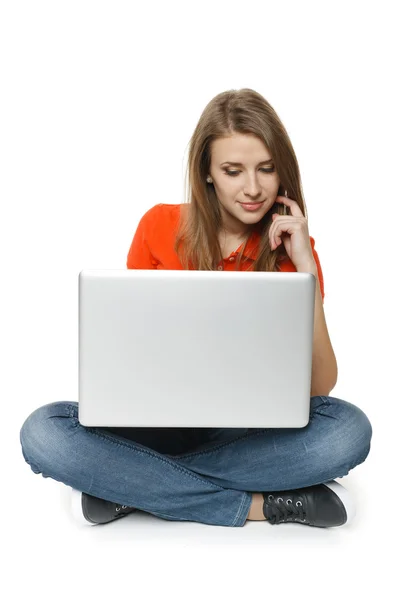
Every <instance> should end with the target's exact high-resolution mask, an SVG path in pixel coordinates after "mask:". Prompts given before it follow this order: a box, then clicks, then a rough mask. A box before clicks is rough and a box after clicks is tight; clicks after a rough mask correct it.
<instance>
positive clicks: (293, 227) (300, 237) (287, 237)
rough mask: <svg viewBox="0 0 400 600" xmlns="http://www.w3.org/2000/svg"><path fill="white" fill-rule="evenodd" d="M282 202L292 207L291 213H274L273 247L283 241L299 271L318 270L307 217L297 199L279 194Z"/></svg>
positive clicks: (271, 232)
mask: <svg viewBox="0 0 400 600" xmlns="http://www.w3.org/2000/svg"><path fill="white" fill-rule="evenodd" d="M276 201H277V202H281V203H282V204H285V205H286V206H287V207H289V208H290V212H291V214H290V215H277V214H273V215H272V220H273V222H272V224H271V227H270V230H269V238H270V244H271V249H272V250H275V249H276V248H277V247H278V246H279V245H280V244H281V243H282V242H283V245H284V246H285V250H286V252H287V255H288V257H289V258H290V260H291V261H292V263H293V264H294V266H295V267H296V270H297V271H306V272H307V271H310V270H312V271H316V268H317V266H316V263H315V260H314V256H313V252H312V248H311V244H310V235H309V233H308V224H307V219H306V217H305V216H304V215H303V213H302V212H301V209H300V206H299V205H298V204H297V202H296V201H295V200H292V199H291V198H286V196H277V198H276Z"/></svg>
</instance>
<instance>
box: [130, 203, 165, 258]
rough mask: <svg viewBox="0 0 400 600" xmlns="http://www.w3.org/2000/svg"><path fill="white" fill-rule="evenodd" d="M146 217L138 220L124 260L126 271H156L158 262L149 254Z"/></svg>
mask: <svg viewBox="0 0 400 600" xmlns="http://www.w3.org/2000/svg"><path fill="white" fill-rule="evenodd" d="M146 215H147V213H146V214H145V215H143V217H142V218H141V219H140V221H139V224H138V226H137V229H136V232H135V235H134V236H133V240H132V243H131V246H130V248H129V252H128V256H127V259H126V266H127V268H128V269H157V265H158V261H157V260H156V259H155V258H154V256H153V255H152V254H151V251H150V248H149V243H148V237H147V235H146V222H147V219H146V218H145V217H146Z"/></svg>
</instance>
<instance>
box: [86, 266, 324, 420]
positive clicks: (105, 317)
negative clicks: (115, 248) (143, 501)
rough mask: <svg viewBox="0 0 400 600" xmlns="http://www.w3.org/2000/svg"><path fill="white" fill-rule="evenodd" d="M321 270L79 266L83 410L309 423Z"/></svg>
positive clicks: (127, 416)
mask: <svg viewBox="0 0 400 600" xmlns="http://www.w3.org/2000/svg"><path fill="white" fill-rule="evenodd" d="M315 285H316V281H315V277H314V275H312V274H311V273H298V272H289V273H286V272H258V271H257V272H254V271H250V272H241V271H225V272H217V271H185V270H182V271H178V270H176V271H175V270H144V269H140V270H134V269H121V270H109V269H108V270H107V269H105V270H93V269H91V270H89V269H85V270H83V271H81V273H80V274H79V420H80V422H81V423H82V425H86V426H109V427H240V428H243V427H256V428H258V427H304V426H306V425H307V423H308V421H309V410H310V387H311V365H312V346H313V329H314V327H313V325H314V295H315Z"/></svg>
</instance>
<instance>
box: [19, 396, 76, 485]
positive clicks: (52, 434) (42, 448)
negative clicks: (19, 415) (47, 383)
mask: <svg viewBox="0 0 400 600" xmlns="http://www.w3.org/2000/svg"><path fill="white" fill-rule="evenodd" d="M76 407H77V402H51V403H49V404H45V405H43V406H40V407H39V408H37V409H36V410H34V411H33V412H32V413H31V414H30V415H29V416H28V417H27V418H26V419H25V421H24V423H23V424H22V427H21V429H20V434H19V439H20V443H21V449H22V454H23V456H24V459H25V461H26V462H27V463H28V464H29V465H30V466H31V468H32V470H33V471H34V472H36V473H40V472H41V471H42V470H43V463H44V461H45V460H46V459H47V460H48V458H49V455H50V454H51V452H52V450H54V449H55V448H56V447H57V442H58V441H60V440H59V439H58V440H57V436H58V438H59V436H60V435H61V433H62V428H60V427H57V421H58V422H60V419H61V420H65V421H66V420H68V419H63V418H65V417H68V418H69V417H71V416H72V415H73V414H76V413H74V410H75V411H76ZM57 417H58V419H57Z"/></svg>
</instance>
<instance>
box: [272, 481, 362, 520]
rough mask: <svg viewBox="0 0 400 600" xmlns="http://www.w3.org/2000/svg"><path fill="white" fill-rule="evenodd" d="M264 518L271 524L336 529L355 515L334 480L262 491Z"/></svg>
mask: <svg viewBox="0 0 400 600" xmlns="http://www.w3.org/2000/svg"><path fill="white" fill-rule="evenodd" d="M263 496H264V504H263V513H264V517H265V518H266V519H267V521H269V522H270V523H271V524H272V525H278V524H280V523H302V524H303V525H311V526H312V527H338V526H339V525H344V524H345V523H350V521H351V520H352V519H353V517H354V516H355V514H356V509H355V505H354V502H353V500H352V498H351V495H350V493H349V491H348V490H346V488H344V487H343V486H342V485H340V483H338V482H337V481H329V482H327V483H320V484H319V485H312V486H310V487H305V488H299V489H297V490H286V491H284V492H265V493H264V492H263Z"/></svg>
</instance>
